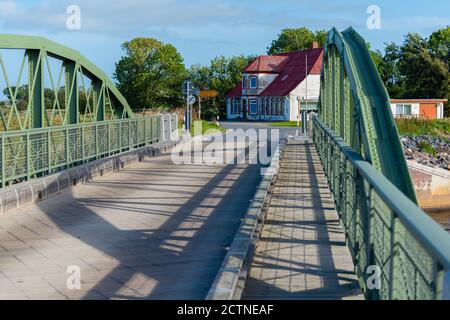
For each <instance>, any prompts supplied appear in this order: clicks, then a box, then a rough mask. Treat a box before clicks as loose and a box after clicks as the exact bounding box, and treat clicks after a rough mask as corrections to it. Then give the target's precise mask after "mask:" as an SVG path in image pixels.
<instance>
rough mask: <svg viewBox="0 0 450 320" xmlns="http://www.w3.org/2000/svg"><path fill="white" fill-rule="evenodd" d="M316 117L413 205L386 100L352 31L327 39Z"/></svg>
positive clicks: (366, 52) (335, 33) (364, 49)
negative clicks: (317, 114)
mask: <svg viewBox="0 0 450 320" xmlns="http://www.w3.org/2000/svg"><path fill="white" fill-rule="evenodd" d="M319 116H320V118H321V119H322V121H323V122H324V123H325V124H326V125H327V126H328V127H330V128H331V129H332V130H334V131H335V132H336V133H337V134H338V135H340V136H341V137H342V138H343V139H344V140H345V141H346V142H347V143H348V144H349V145H350V146H351V147H352V148H354V149H355V150H356V151H357V152H358V153H360V154H361V156H362V157H363V158H364V159H365V160H367V161H368V162H370V163H371V164H372V165H373V166H374V167H375V168H376V169H377V170H379V171H381V172H382V173H383V174H384V176H386V177H387V178H388V179H389V180H390V181H391V182H392V183H393V184H394V185H395V186H396V187H397V188H399V189H400V190H401V191H402V192H403V193H404V194H405V195H407V196H408V197H409V198H410V199H411V200H412V201H414V202H415V203H417V199H416V195H415V192H414V188H413V184H412V181H411V177H410V174H409V170H408V167H407V164H406V160H405V157H404V154H403V148H402V145H401V142H400V139H399V134H398V131H397V127H396V124H395V121H394V118H393V116H392V112H391V108H390V100H389V95H388V93H387V91H386V88H385V87H384V85H383V82H382V80H381V78H380V75H379V73H378V71H377V68H376V66H375V63H374V62H373V60H372V58H371V55H370V51H369V49H368V47H367V44H366V42H365V40H364V39H363V38H362V37H361V36H360V35H359V34H358V33H357V32H356V31H355V30H354V29H353V28H349V29H347V30H345V31H344V32H342V33H341V32H339V31H338V30H336V29H335V28H333V29H332V30H331V31H330V32H329V34H328V38H327V42H326V47H325V52H324V60H323V68H322V75H321V94H320V98H319Z"/></svg>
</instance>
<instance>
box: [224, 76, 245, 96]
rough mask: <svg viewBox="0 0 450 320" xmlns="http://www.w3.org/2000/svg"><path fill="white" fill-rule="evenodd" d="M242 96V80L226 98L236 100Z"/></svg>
mask: <svg viewBox="0 0 450 320" xmlns="http://www.w3.org/2000/svg"><path fill="white" fill-rule="evenodd" d="M241 95H242V80H241V81H239V83H238V84H237V85H236V87H234V88H233V90H231V91H230V92H229V93H228V94H227V98H237V97H240V96H241Z"/></svg>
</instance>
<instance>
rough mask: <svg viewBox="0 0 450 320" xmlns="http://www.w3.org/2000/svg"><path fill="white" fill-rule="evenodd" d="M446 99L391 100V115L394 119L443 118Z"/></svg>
mask: <svg viewBox="0 0 450 320" xmlns="http://www.w3.org/2000/svg"><path fill="white" fill-rule="evenodd" d="M446 102H448V100H447V99H391V110H392V114H393V115H394V117H396V118H422V119H442V118H444V103H446Z"/></svg>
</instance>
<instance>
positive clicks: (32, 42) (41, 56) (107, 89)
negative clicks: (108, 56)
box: [0, 34, 134, 131]
mask: <svg viewBox="0 0 450 320" xmlns="http://www.w3.org/2000/svg"><path fill="white" fill-rule="evenodd" d="M0 49H24V50H25V55H24V60H23V62H22V66H21V69H20V70H21V71H20V75H22V73H23V70H22V69H23V68H24V61H26V60H27V62H28V83H27V84H28V88H29V101H28V102H27V103H28V107H27V108H28V110H27V111H26V115H25V116H24V119H23V120H22V121H21V120H20V116H19V115H18V110H17V108H16V105H15V101H14V99H12V102H11V103H12V108H11V109H13V111H11V114H14V112H16V113H17V118H18V119H19V120H18V122H19V125H18V126H17V127H15V128H11V122H13V121H11V119H5V117H4V116H3V113H1V117H2V119H1V120H2V123H3V127H4V128H3V130H4V131H9V130H16V129H29V128H36V127H44V126H52V125H55V124H54V123H53V122H52V119H45V118H49V116H48V115H47V113H46V112H47V110H45V106H43V105H44V90H45V88H44V83H43V82H44V78H43V77H44V74H45V68H46V67H48V68H50V66H49V63H48V57H52V58H56V59H58V60H60V61H62V63H63V66H64V73H65V75H64V78H65V80H66V82H65V86H66V87H65V88H66V90H67V93H66V101H65V102H66V104H65V113H66V115H65V116H64V119H63V120H61V121H60V123H58V124H59V125H69V124H75V123H78V122H80V121H81V119H80V115H79V114H78V100H77V99H78V98H76V96H77V95H78V92H77V91H75V90H77V89H74V88H75V87H77V86H78V82H77V80H76V79H79V78H80V77H79V76H78V72H80V73H82V74H83V75H84V76H86V77H88V78H89V79H91V80H92V92H91V94H92V95H90V96H88V97H87V100H88V101H90V100H89V99H92V101H95V102H92V104H93V105H92V106H90V107H92V115H91V117H92V119H91V121H101V120H107V119H105V114H104V113H105V104H106V103H107V102H108V103H109V107H110V109H111V110H110V111H111V112H113V113H114V114H115V118H132V117H133V116H134V115H133V112H132V109H131V108H130V106H129V105H128V102H127V100H126V99H125V97H124V96H123V95H122V94H121V93H120V92H119V90H118V89H117V88H116V87H115V85H114V84H113V82H112V81H111V80H110V79H109V78H108V76H107V75H106V74H105V73H104V72H103V71H102V70H100V69H99V68H98V67H97V66H95V65H94V64H93V63H92V62H91V61H89V60H88V59H87V58H85V57H84V56H83V55H81V54H80V53H79V52H78V51H76V50H73V49H70V48H67V47H65V46H63V45H60V44H58V43H56V42H54V41H51V40H48V39H46V38H44V37H37V36H25V35H10V34H0ZM0 62H1V69H0V76H2V75H1V71H3V77H4V78H5V80H6V83H7V87H8V88H7V89H9V90H10V92H11V96H13V95H14V96H15V93H16V92H14V88H12V86H13V85H14V84H15V81H12V79H8V76H7V73H6V67H5V65H4V63H3V61H2V59H1V54H0ZM61 70H62V69H61ZM61 73H62V71H61ZM20 75H19V78H20V77H21V76H20ZM50 77H51V75H50ZM60 77H61V76H60ZM19 80H20V79H19ZM19 80H17V82H19ZM81 80H82V79H81ZM54 82H56V81H54V80H53V79H52V84H53V83H54ZM74 84H75V85H74ZM83 85H84V84H83ZM1 89H2V90H3V88H1ZM16 89H17V88H16ZM47 89H48V88H47ZM59 89H60V87H57V88H55V87H53V91H54V92H55V100H57V98H56V96H57V94H58V90H59ZM69 89H70V90H69ZM74 92H76V93H74ZM53 106H54V108H55V107H58V108H59V107H60V106H59V105H58V102H56V101H55V102H53ZM14 109H16V110H14ZM94 111H95V112H94ZM53 113H54V110H53ZM53 113H52V115H53ZM113 119H114V117H113ZM22 122H23V123H22Z"/></svg>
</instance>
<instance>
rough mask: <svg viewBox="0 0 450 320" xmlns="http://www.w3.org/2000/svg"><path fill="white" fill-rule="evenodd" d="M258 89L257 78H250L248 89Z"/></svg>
mask: <svg viewBox="0 0 450 320" xmlns="http://www.w3.org/2000/svg"><path fill="white" fill-rule="evenodd" d="M256 88H258V77H256V76H251V77H250V89H256Z"/></svg>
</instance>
